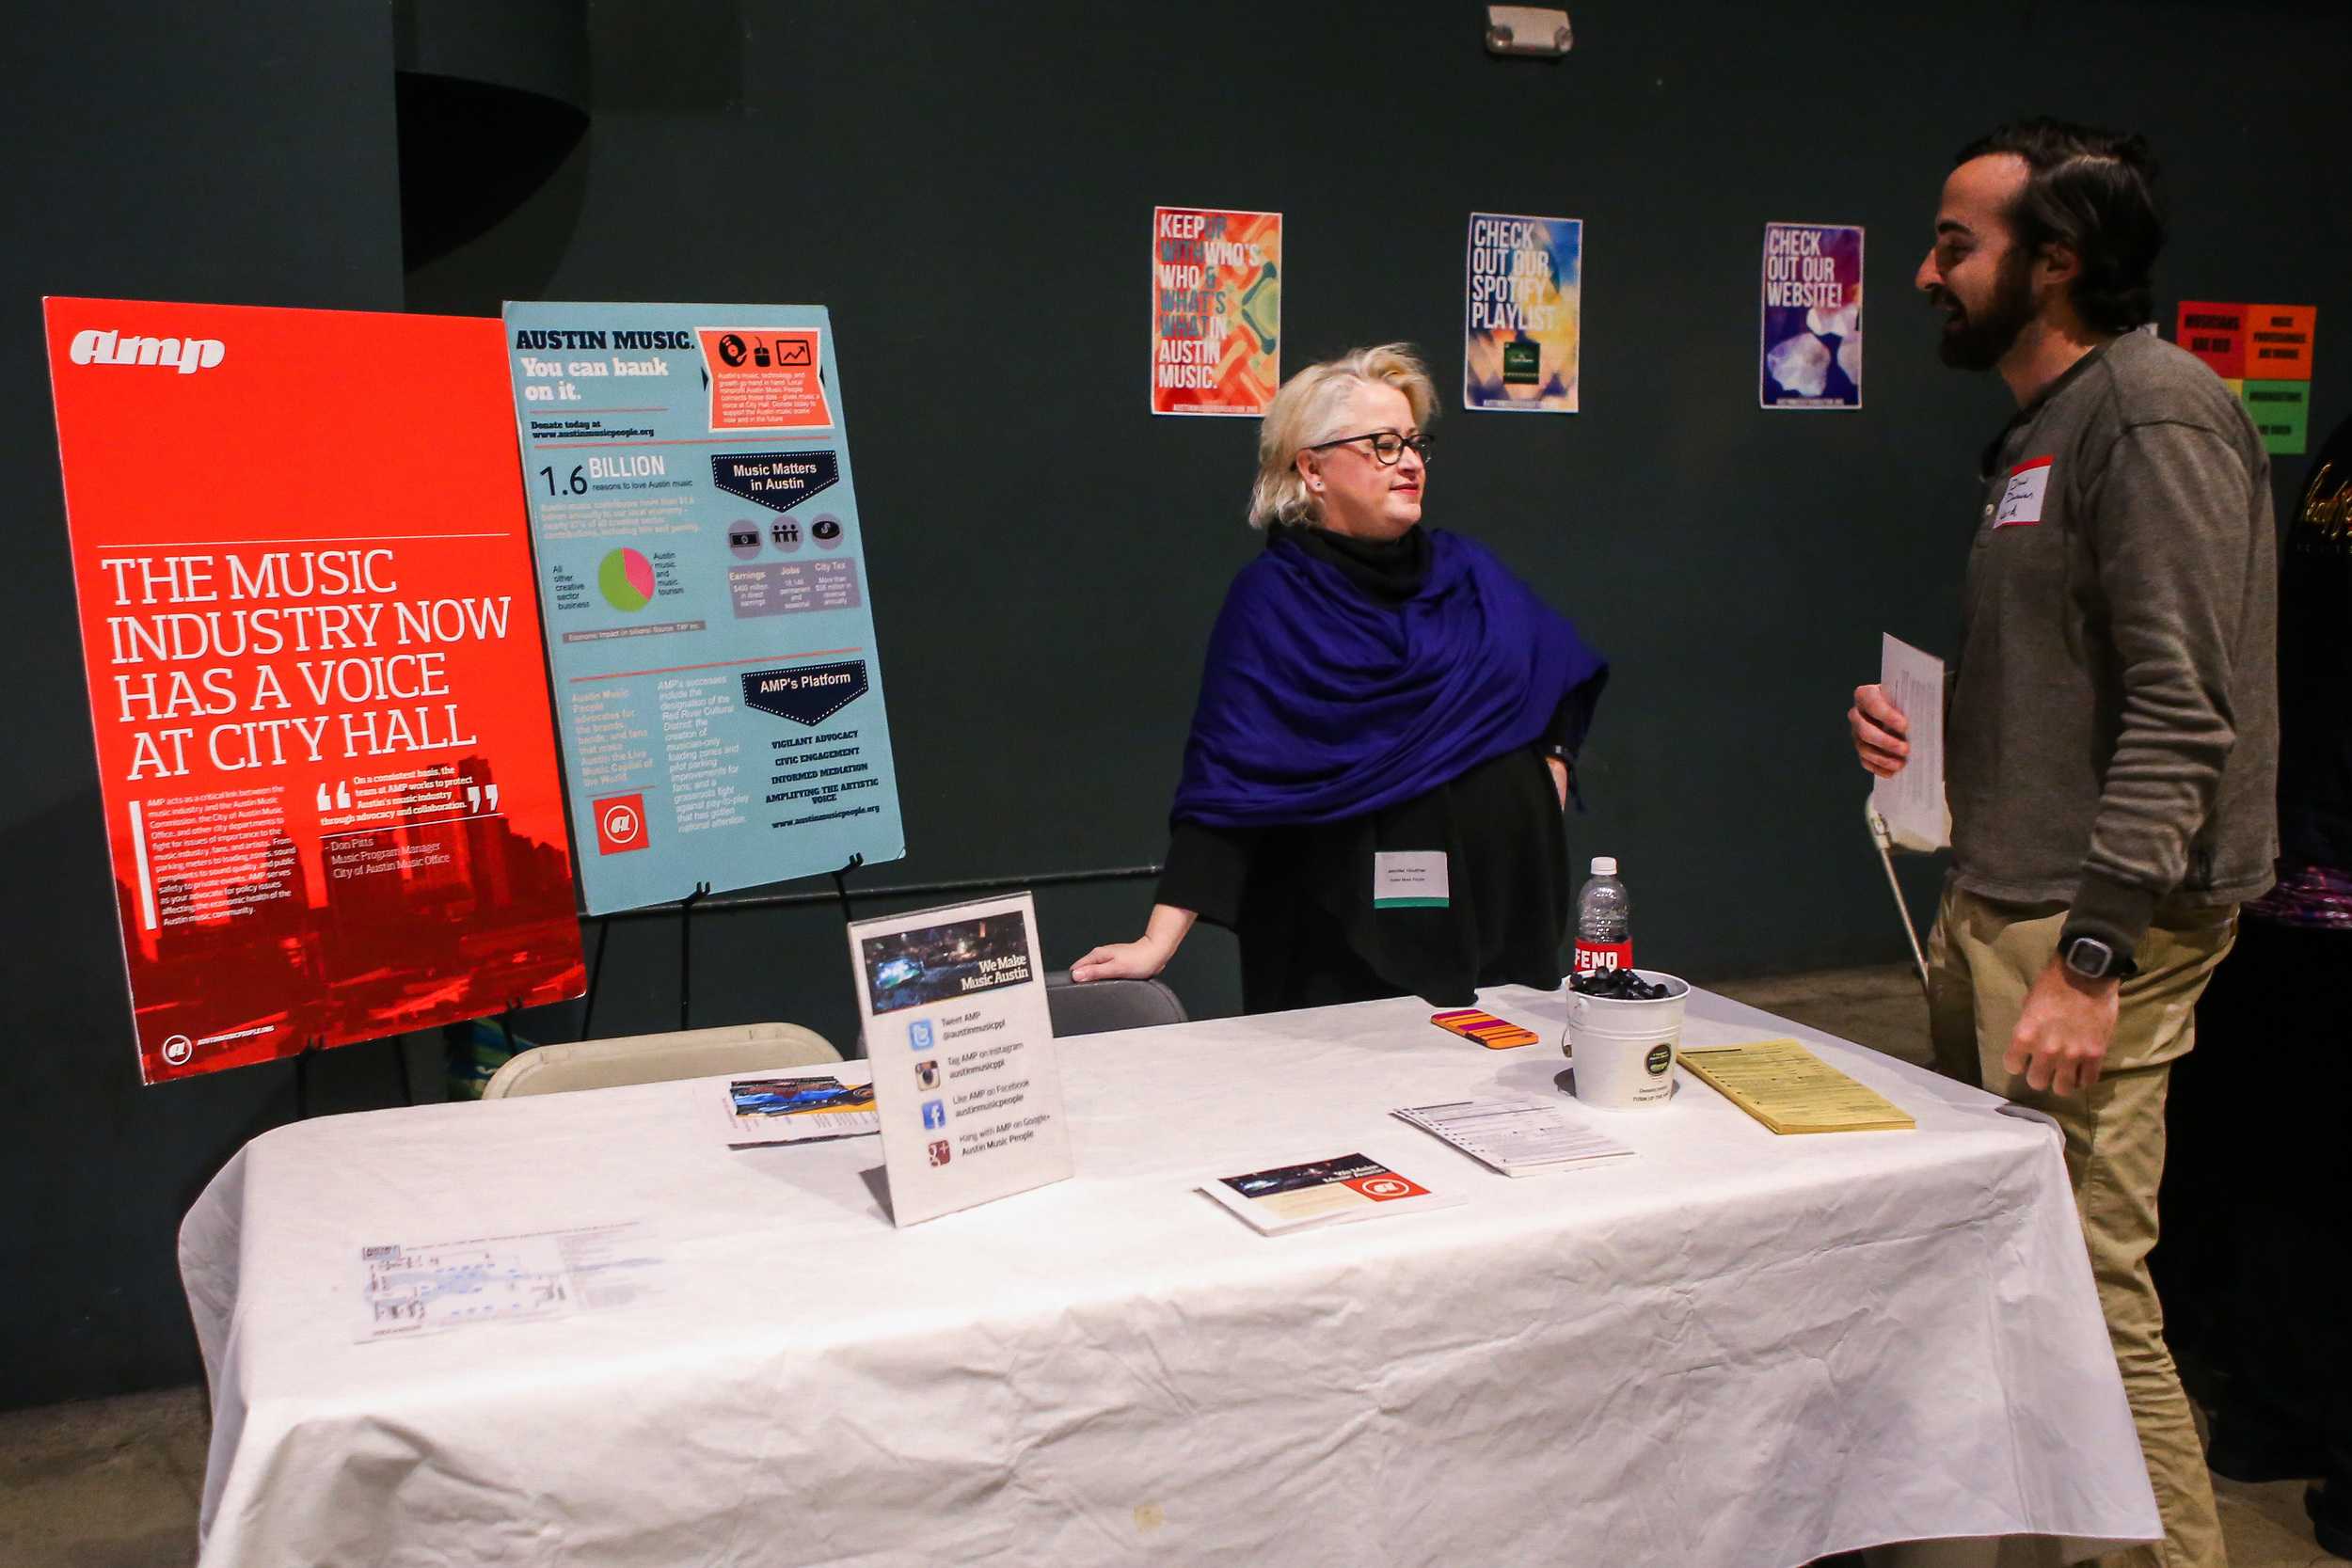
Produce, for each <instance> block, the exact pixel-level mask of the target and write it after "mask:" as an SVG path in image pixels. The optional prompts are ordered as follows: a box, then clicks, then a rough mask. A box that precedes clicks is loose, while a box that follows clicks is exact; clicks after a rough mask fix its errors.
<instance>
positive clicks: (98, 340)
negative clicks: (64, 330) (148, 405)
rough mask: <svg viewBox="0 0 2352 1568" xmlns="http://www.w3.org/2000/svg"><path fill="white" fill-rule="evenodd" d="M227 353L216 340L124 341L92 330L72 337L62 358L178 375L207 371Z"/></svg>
mask: <svg viewBox="0 0 2352 1568" xmlns="http://www.w3.org/2000/svg"><path fill="white" fill-rule="evenodd" d="M227 352H228V348H227V345H225V344H224V343H222V342H221V341H220V340H219V339H217V338H125V337H121V336H119V334H117V333H113V332H101V331H99V330H98V329H97V328H95V327H92V328H89V329H88V330H87V331H82V332H76V333H75V334H74V335H73V346H72V348H70V349H68V350H67V351H66V356H67V357H68V358H70V359H72V361H73V362H74V363H75V364H77V365H158V366H173V367H176V368H177V369H178V370H179V372H180V373H181V374H182V375H194V374H195V373H196V372H199V371H209V370H211V369H212V368H213V367H214V366H215V365H217V364H219V363H220V358H221V356H222V355H223V354H225V353H227Z"/></svg>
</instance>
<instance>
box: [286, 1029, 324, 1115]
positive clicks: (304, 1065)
mask: <svg viewBox="0 0 2352 1568" xmlns="http://www.w3.org/2000/svg"><path fill="white" fill-rule="evenodd" d="M325 1045H326V1037H324V1036H321V1035H312V1036H311V1037H310V1038H309V1039H307V1040H304V1041H303V1042H302V1049H301V1050H299V1051H297V1052H295V1053H294V1119H295V1120H296V1121H308V1120H310V1058H311V1057H313V1056H315V1055H317V1054H318V1053H319V1051H320V1050H321V1048H322V1047H324V1046H325Z"/></svg>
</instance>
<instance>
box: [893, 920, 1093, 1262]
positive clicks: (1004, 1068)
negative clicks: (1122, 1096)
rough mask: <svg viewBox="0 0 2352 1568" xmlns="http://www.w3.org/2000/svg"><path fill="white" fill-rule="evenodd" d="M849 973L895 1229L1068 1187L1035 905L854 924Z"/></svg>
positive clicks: (1066, 1135)
mask: <svg viewBox="0 0 2352 1568" xmlns="http://www.w3.org/2000/svg"><path fill="white" fill-rule="evenodd" d="M850 967H851V968H852V969H853V970H854V971H855V972H856V974H857V994H858V1011H859V1014H860V1016H861V1019H862V1021H863V1023H864V1026H865V1037H866V1056H867V1058H868V1059H869V1060H870V1061H871V1062H872V1064H873V1069H874V1102H875V1106H876V1108H877V1109H878V1110H879V1112H880V1113H881V1117H882V1163H883V1164H884V1165H886V1166H887V1167H888V1169H889V1174H890V1214H891V1219H892V1221H893V1222H894V1223H896V1224H898V1225H901V1226H906V1225H914V1224H916V1223H917V1222H919V1221H922V1220H928V1219H931V1218H934V1217H936V1216H938V1215H940V1214H945V1213H949V1212H953V1211H955V1210H958V1209H969V1208H971V1207H972V1206H973V1205H974V1204H976V1203H986V1202H988V1201H989V1200H990V1199H992V1198H999V1197H1006V1196H1010V1195H1011V1194H1013V1193H1020V1192H1026V1191H1028V1190H1029V1189H1030V1188H1032V1187H1041V1186H1043V1185H1045V1184H1046V1183H1047V1182H1049V1181H1060V1180H1066V1179H1067V1178H1068V1177H1069V1176H1070V1174H1071V1171H1072V1168H1073V1167H1072V1164H1071V1157H1070V1129H1069V1127H1068V1124H1067V1123H1066V1122H1065V1121H1064V1120H1063V1118H1062V1099H1061V1060H1060V1058H1059V1056H1057V1054H1056V1048H1055V1045H1054V1026H1053V1020H1052V1018H1051V1017H1050V1016H1049V1015H1048V1012H1047V1009H1046V1006H1045V975H1044V973H1043V971H1042V969H1041V966H1040V964H1039V962H1038V938H1037V906H1036V905H1035V903H1034V902H1033V901H1032V900H1031V899H1030V896H1029V895H1027V894H1025V893H1023V894H1016V895H1012V896H1009V897H1004V898H987V899H981V900H979V901H977V902H975V903H970V904H954V905H950V906H948V907H947V908H946V909H937V910H917V911H913V912H910V913H907V914H896V915H889V916H886V917H884V918H882V919H878V920H862V921H858V922H856V923H855V924H853V925H851V926H850Z"/></svg>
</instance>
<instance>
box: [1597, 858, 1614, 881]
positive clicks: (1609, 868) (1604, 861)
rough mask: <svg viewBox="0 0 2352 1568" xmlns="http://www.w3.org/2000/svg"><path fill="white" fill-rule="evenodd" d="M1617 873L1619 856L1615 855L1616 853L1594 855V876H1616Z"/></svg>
mask: <svg viewBox="0 0 2352 1568" xmlns="http://www.w3.org/2000/svg"><path fill="white" fill-rule="evenodd" d="M1616 874H1617V857H1616V856H1614V855H1595V856H1594V857H1593V875H1594V876H1596V877H1613V876H1615V875H1616Z"/></svg>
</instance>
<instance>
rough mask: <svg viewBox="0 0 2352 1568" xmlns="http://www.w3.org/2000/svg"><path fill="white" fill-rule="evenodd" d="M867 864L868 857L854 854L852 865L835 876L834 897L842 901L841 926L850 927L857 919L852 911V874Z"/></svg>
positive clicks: (851, 859) (851, 857)
mask: <svg viewBox="0 0 2352 1568" xmlns="http://www.w3.org/2000/svg"><path fill="white" fill-rule="evenodd" d="M865 863H866V857H865V856H864V855H861V854H857V853H854V852H852V853H851V854H850V863H849V864H847V865H845V866H843V867H842V868H841V869H840V870H838V871H836V872H834V874H833V892H834V897H836V898H838V899H840V900H841V924H842V925H844V926H847V925H849V924H850V922H851V921H853V920H855V919H856V918H857V916H856V914H855V913H854V912H852V911H851V910H850V872H852V871H855V870H856V869H857V868H858V867H859V866H861V865H864V864H865Z"/></svg>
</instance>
